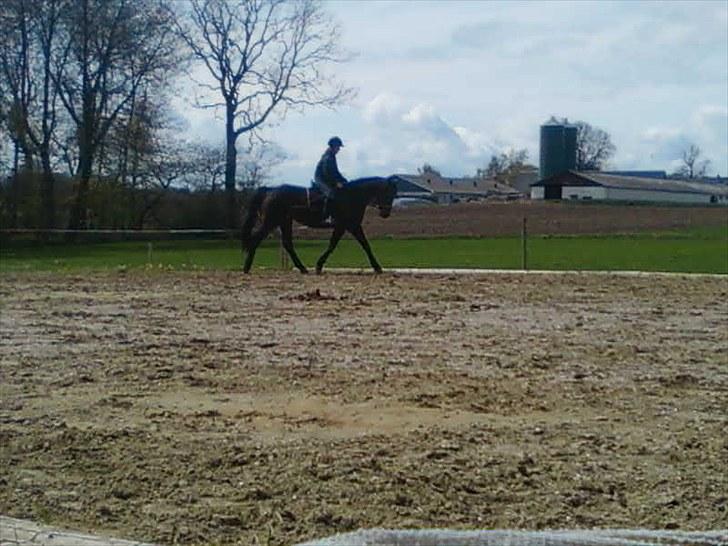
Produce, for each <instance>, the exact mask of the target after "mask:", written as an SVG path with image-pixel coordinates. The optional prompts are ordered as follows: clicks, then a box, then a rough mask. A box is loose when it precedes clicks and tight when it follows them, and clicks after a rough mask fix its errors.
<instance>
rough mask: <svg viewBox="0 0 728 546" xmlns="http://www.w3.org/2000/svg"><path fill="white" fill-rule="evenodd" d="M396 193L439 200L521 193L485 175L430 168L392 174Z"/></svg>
mask: <svg viewBox="0 0 728 546" xmlns="http://www.w3.org/2000/svg"><path fill="white" fill-rule="evenodd" d="M394 180H395V182H396V184H397V197H400V198H411V199H424V200H427V201H432V202H434V203H439V204H449V203H458V202H463V201H481V200H483V199H486V198H491V197H499V198H503V199H517V198H519V197H522V196H523V194H522V193H521V192H519V191H517V190H516V189H514V188H513V187H511V186H509V185H508V184H504V183H502V182H498V181H497V180H491V179H486V178H450V177H445V176H441V175H439V174H437V173H434V172H425V173H421V174H396V175H394Z"/></svg>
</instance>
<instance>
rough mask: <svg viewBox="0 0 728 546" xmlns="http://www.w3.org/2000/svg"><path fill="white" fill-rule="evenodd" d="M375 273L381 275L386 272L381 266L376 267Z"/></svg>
mask: <svg viewBox="0 0 728 546" xmlns="http://www.w3.org/2000/svg"><path fill="white" fill-rule="evenodd" d="M374 273H376V274H377V275H381V274H382V273H384V270H383V269H382V268H381V267H375V268H374Z"/></svg>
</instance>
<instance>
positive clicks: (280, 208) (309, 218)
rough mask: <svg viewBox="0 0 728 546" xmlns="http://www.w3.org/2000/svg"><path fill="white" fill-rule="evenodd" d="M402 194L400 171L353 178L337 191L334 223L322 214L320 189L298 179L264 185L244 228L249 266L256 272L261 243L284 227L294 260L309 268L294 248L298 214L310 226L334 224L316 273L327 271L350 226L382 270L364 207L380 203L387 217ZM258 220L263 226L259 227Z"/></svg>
mask: <svg viewBox="0 0 728 546" xmlns="http://www.w3.org/2000/svg"><path fill="white" fill-rule="evenodd" d="M396 196H397V185H396V183H395V181H394V177H391V176H390V177H388V178H382V177H367V178H359V179H356V180H352V181H350V182H348V183H346V184H344V186H343V187H342V188H341V189H339V190H338V191H337V194H336V199H334V201H333V202H332V204H331V205H332V206H331V209H332V210H331V211H330V212H331V216H332V219H333V223H331V224H327V223H325V222H323V220H322V216H323V208H324V201H323V196H322V195H321V194H320V193H319V192H318V191H313V190H311V189H308V188H304V187H300V186H292V185H282V186H278V187H268V188H266V187H264V188H259V189H258V190H257V191H256V192H255V194H253V197H252V199H251V201H250V203H249V204H248V207H247V216H246V218H245V220H244V221H243V223H242V228H241V242H242V247H243V253H244V254H245V253H246V252H247V256H246V258H245V264H244V265H243V271H244V272H245V273H249V272H250V268H251V266H252V265H253V258H254V257H255V251H256V249H257V248H258V245H260V243H261V242H262V241H263V239H265V238H266V237H267V236H268V234H269V233H270V232H271V231H273V230H274V229H275V228H279V229H280V230H281V241H282V243H283V248H285V249H286V251H287V252H288V255H289V256H290V257H291V260H292V261H293V264H294V265H295V266H296V268H298V270H299V271H300V272H301V273H308V270H307V269H306V266H305V265H303V263H302V262H301V260H300V259H299V257H298V255H297V254H296V251H295V249H294V248H293V220H295V221H296V222H298V223H300V224H303V225H305V226H309V227H317V228H324V227H326V228H331V227H332V228H333V232H332V234H331V238H330V239H329V246H328V248H327V249H326V250H325V251H324V253H323V254H322V255H321V257H319V259H318V261H317V262H316V273H321V271H322V270H323V267H324V263H326V260H327V259H328V257H329V255H330V254H331V253H332V252H333V251H334V249H335V248H336V245H337V244H338V243H339V240H340V239H341V237H342V236H343V235H344V233H345V232H347V231H348V232H349V233H351V234H352V235H353V236H354V238H355V239H356V240H357V241H358V242H359V244H360V245H361V247H362V248H363V249H364V252H366V255H367V257H368V258H369V263H370V264H371V266H372V269H374V271H375V272H376V273H381V272H382V267H381V266H380V265H379V262H377V259H376V258H375V257H374V254H373V253H372V249H371V247H370V246H369V241H367V238H366V235H364V230H363V229H362V225H361V224H362V220H363V219H364V211H365V210H366V208H367V206H369V205H372V206H374V207H377V208H378V209H379V215H380V216H381V217H382V218H387V217H389V215H390V214H391V212H392V202H393V201H394V198H395V197H396ZM258 220H260V226H259V227H258V228H257V229H255V230H254V227H255V225H256V223H257V222H258Z"/></svg>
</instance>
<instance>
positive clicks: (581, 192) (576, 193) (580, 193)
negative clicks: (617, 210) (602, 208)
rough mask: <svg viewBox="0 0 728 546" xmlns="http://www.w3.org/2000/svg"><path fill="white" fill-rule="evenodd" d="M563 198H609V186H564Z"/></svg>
mask: <svg viewBox="0 0 728 546" xmlns="http://www.w3.org/2000/svg"><path fill="white" fill-rule="evenodd" d="M561 198H562V199H564V200H568V199H574V200H576V199H579V200H582V199H591V200H597V199H598V200H603V199H607V188H603V187H601V186H564V187H563V188H562V190H561Z"/></svg>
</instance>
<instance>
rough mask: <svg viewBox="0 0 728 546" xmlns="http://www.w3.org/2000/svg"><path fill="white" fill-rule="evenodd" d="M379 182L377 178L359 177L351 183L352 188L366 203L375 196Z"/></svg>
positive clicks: (379, 185)
mask: <svg viewBox="0 0 728 546" xmlns="http://www.w3.org/2000/svg"><path fill="white" fill-rule="evenodd" d="M381 184H382V182H381V180H379V179H378V178H373V179H371V180H370V179H361V181H360V182H356V183H355V184H354V185H353V187H352V189H353V190H354V191H357V192H358V193H359V194H360V195H361V196H362V198H363V199H364V201H365V202H366V203H371V202H372V201H373V200H374V199H375V198H376V197H377V193H378V192H379V189H380V187H381Z"/></svg>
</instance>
